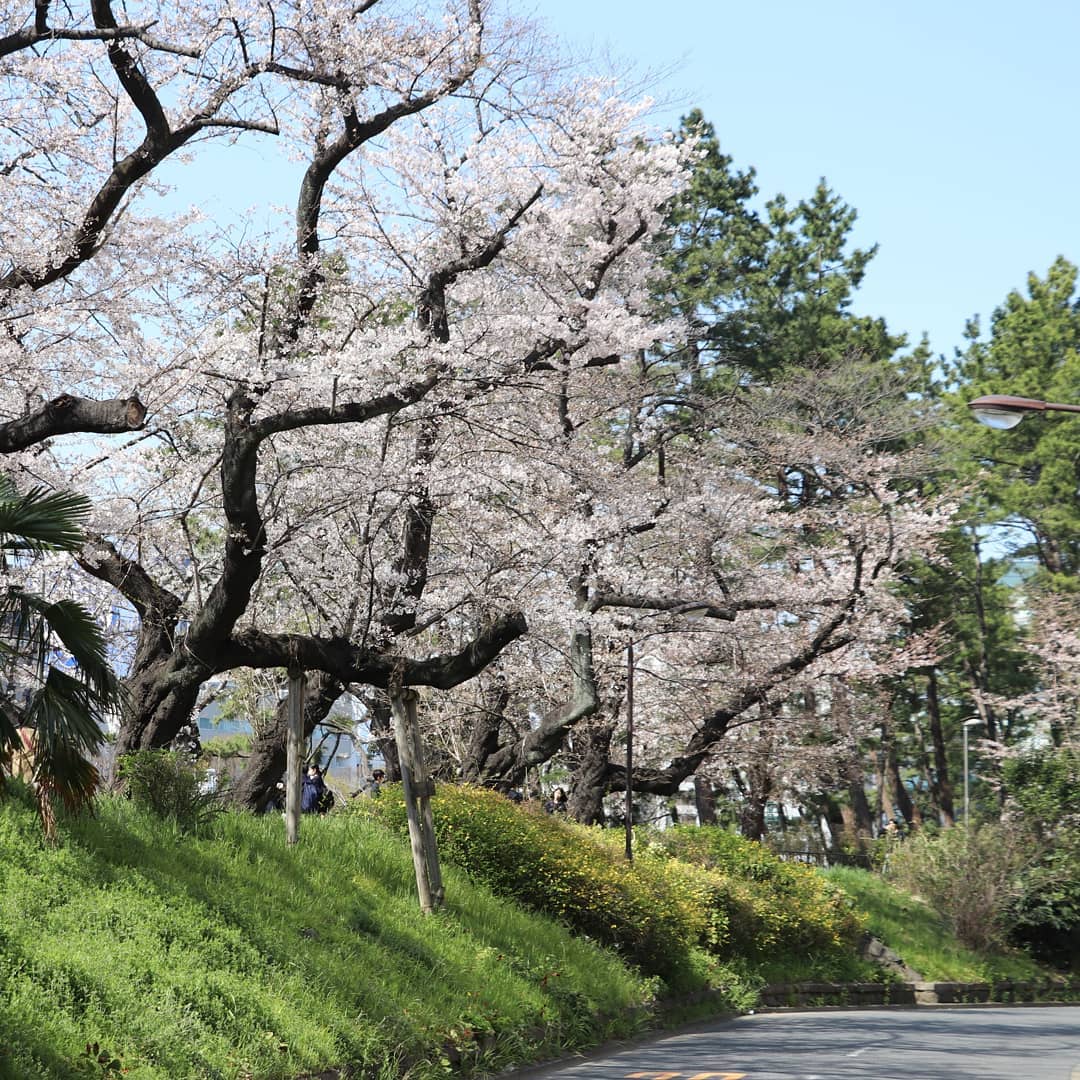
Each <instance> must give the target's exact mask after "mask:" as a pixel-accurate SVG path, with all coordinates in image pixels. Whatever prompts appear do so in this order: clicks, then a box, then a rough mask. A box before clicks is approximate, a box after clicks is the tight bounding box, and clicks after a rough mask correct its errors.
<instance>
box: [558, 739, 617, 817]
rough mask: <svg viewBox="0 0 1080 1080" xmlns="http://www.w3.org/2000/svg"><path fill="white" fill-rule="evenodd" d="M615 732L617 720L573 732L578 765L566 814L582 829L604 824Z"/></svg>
mask: <svg viewBox="0 0 1080 1080" xmlns="http://www.w3.org/2000/svg"><path fill="white" fill-rule="evenodd" d="M614 732H615V721H614V720H595V721H594V722H593V723H591V724H589V725H588V726H587V727H584V728H577V729H576V730H575V732H574V749H575V751H577V758H578V761H577V767H576V768H575V769H574V776H573V779H572V781H571V784H570V795H569V805H568V807H567V812H568V813H569V814H570V816H571V817H572V818H575V819H576V820H577V821H580V822H581V823H582V824H583V825H603V824H604V795H605V794H606V792H607V779H608V761H609V758H610V756H611V738H612V735H613V734H614Z"/></svg>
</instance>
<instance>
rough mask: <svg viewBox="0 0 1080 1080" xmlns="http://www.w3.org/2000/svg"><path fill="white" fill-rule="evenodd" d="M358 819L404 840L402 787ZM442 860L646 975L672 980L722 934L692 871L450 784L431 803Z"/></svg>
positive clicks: (368, 802) (367, 802)
mask: <svg viewBox="0 0 1080 1080" xmlns="http://www.w3.org/2000/svg"><path fill="white" fill-rule="evenodd" d="M358 803H359V806H358V810H359V812H362V813H368V814H372V815H374V816H375V817H377V818H378V819H380V820H382V821H383V822H385V823H387V824H389V825H391V826H392V827H394V828H395V829H397V830H398V831H400V832H402V833H404V832H405V831H406V828H407V820H406V815H405V806H404V802H403V799H402V795H401V789H400V787H398V786H396V785H393V786H390V787H385V788H383V791H382V794H381V795H380V797H379V798H378V799H363V800H358ZM433 810H434V816H435V829H436V835H437V839H438V844H439V853H440V856H441V857H442V858H445V859H447V860H449V861H451V862H453V863H456V864H457V865H459V866H461V867H463V868H464V869H466V870H467V871H468V872H469V873H470V874H472V875H473V876H474V877H476V878H478V879H479V880H480V881H482V882H483V883H484V884H486V885H487V886H488V887H489V888H491V889H492V890H493V891H495V892H497V893H500V894H501V895H504V896H509V897H512V898H514V899H515V900H517V901H519V902H520V903H522V904H525V905H526V906H528V907H531V908H532V909H533V910H536V911H543V912H545V913H547V914H549V915H553V916H555V917H556V918H558V919H560V920H561V921H562V922H564V923H565V924H567V925H568V926H570V927H571V928H572V929H574V930H576V931H577V932H578V933H581V934H584V935H587V936H588V937H590V938H592V939H593V940H595V941H598V942H601V943H603V944H605V945H608V946H610V947H612V948H614V949H616V950H617V951H618V952H619V953H620V954H621V955H622V956H624V957H625V958H626V959H628V960H630V961H631V962H633V963H635V964H637V965H638V966H639V967H640V968H641V969H642V970H644V971H646V972H648V973H650V974H655V975H660V976H661V977H664V978H670V977H671V976H672V975H674V974H675V973H677V972H679V971H680V970H685V969H686V967H687V965H688V950H689V949H690V948H691V947H692V946H693V945H696V944H698V943H701V942H707V941H708V940H709V938H710V936H716V935H718V934H720V933H722V932H723V926H722V919H721V920H720V921H719V922H715V924H714V920H712V919H710V916H709V913H708V911H707V909H706V908H705V906H704V905H703V904H702V903H701V902H700V898H699V896H700V890H701V889H702V888H703V886H704V878H703V876H702V875H701V874H700V872H698V871H697V870H696V869H695V868H694V867H689V866H688V867H682V868H679V867H663V866H661V867H657V866H655V865H652V864H648V863H640V862H639V863H634V864H629V863H626V862H625V861H624V860H623V859H622V857H621V855H616V854H615V853H614V852H613V851H612V850H611V849H610V848H609V847H608V845H606V844H605V843H602V842H599V841H598V839H597V836H596V833H597V832H598V831H599V830H593V829H589V828H586V827H584V826H581V825H577V824H575V823H574V822H569V821H565V820H563V819H562V818H561V817H560V818H555V817H550V816H548V815H546V814H544V813H543V812H542V811H540V810H538V809H534V808H531V807H519V806H517V805H516V804H514V803H512V802H510V800H508V799H507V798H505V797H504V796H502V795H499V794H497V793H496V792H493V791H489V790H487V789H484V788H476V787H455V786H451V785H443V786H441V787H440V788H439V789H438V793H437V794H436V796H435V798H434V799H433Z"/></svg>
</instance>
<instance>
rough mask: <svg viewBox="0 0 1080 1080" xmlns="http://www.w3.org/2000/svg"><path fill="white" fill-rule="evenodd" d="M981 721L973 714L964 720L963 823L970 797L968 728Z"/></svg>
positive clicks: (965, 818)
mask: <svg viewBox="0 0 1080 1080" xmlns="http://www.w3.org/2000/svg"><path fill="white" fill-rule="evenodd" d="M981 723H982V720H981V719H980V718H979V717H977V716H973V717H972V718H971V719H970V720H965V721H964V825H965V826H966V825H967V823H968V807H969V805H970V799H969V798H968V728H973V727H978V726H979V724H981Z"/></svg>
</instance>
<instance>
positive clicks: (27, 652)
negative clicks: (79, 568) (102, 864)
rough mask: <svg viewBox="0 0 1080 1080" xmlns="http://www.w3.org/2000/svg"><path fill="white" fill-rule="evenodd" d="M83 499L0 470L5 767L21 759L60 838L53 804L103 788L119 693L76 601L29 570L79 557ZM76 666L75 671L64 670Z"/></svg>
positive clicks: (50, 829)
mask: <svg viewBox="0 0 1080 1080" xmlns="http://www.w3.org/2000/svg"><path fill="white" fill-rule="evenodd" d="M89 508H90V507H89V502H88V500H86V499H85V498H84V497H82V496H80V495H74V494H69V493H64V492H48V491H45V490H43V489H41V488H35V489H34V490H32V491H29V492H27V493H25V494H20V493H19V492H17V491H16V489H15V486H14V484H13V483H12V481H11V480H10V478H9V477H6V476H4V475H2V474H0V573H2V574H3V576H4V578H5V579H6V580H5V582H4V584H3V588H2V592H0V664H2V666H3V672H4V676H5V679H4V688H3V692H2V693H0V761H7V762H9V763H10V762H11V761H12V760H13V759H14V758H16V756H18V757H19V758H20V759H21V760H22V761H23V763H25V765H26V766H27V768H28V772H29V778H30V780H31V781H32V782H33V783H34V785H35V786H36V790H37V793H38V803H39V808H40V810H41V816H42V824H43V826H44V828H45V830H46V833H47V834H48V835H50V836H52V835H54V820H53V816H52V809H51V799H52V797H53V796H56V797H58V798H59V799H60V800H61V801H62V802H64V804H65V805H67V806H68V807H69V808H71V809H78V808H79V807H82V806H85V805H86V804H87V803H88V802H89V800H90V798H91V797H92V795H93V792H94V790H95V788H96V786H97V780H98V776H97V771H96V769H95V768H94V765H93V763H92V761H91V758H92V755H93V754H94V752H95V751H96V750H98V749H99V748H100V746H101V744H102V741H103V723H104V719H105V717H106V715H107V714H108V713H109V712H110V711H112V710H114V709H116V708H117V707H118V706H119V703H120V696H119V690H118V685H117V681H116V677H115V675H114V673H113V671H112V669H111V667H110V666H109V662H108V656H107V653H106V647H105V640H104V637H103V635H102V633H101V629H100V628H99V627H98V625H97V623H96V622H95V620H94V618H93V616H92V615H91V614H90V613H89V612H88V611H87V610H86V609H85V608H84V607H83V606H82V605H81V604H78V603H76V602H75V601H73V600H55V601H51V600H48V599H46V598H45V597H43V596H40V595H39V594H38V593H36V592H34V591H33V590H31V589H29V588H27V587H26V585H25V581H26V578H27V574H26V570H27V567H28V566H29V565H30V564H32V563H33V562H34V560H36V559H37V558H39V557H41V556H43V555H45V554H46V553H49V552H60V551H76V550H77V549H78V548H79V547H80V546H81V545H82V543H83V535H82V531H81V529H80V522H81V521H82V519H83V518H85V516H86V514H87V513H88V512H89ZM61 657H70V658H71V660H73V661H74V663H75V665H76V666H75V671H74V673H72V672H69V671H67V670H65V669H64V667H62V666H60V660H61Z"/></svg>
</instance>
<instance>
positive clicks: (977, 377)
mask: <svg viewBox="0 0 1080 1080" xmlns="http://www.w3.org/2000/svg"><path fill="white" fill-rule="evenodd" d="M1076 277H1077V268H1076V267H1075V266H1073V265H1072V264H1071V263H1070V262H1068V261H1067V260H1065V259H1063V258H1058V259H1056V260H1055V261H1054V263H1053V265H1052V266H1051V267H1050V269H1049V271H1048V272H1047V275H1046V277H1045V278H1039V277H1038V276H1036V275H1035V274H1030V275H1029V276H1028V281H1027V294H1026V295H1023V294H1021V293H1020V292H1019V291H1015V290H1014V291H1013V292H1011V293H1010V294H1009V295H1008V297H1006V299H1005V302H1004V304H1002V305H1001V306H1000V307H999V308H997V309H996V310H995V311H994V313H993V316H992V317H991V320H990V335H989V338H988V339H983V338H981V337H980V327H979V323H978V321H977V320H972V322H971V323H970V324H969V326H968V330H967V338H968V346H967V348H966V349H965V351H964V352H963V353H961V354H959V355H958V356H957V357H956V359H955V361H954V362H953V364H952V365H951V367H950V369H949V370H948V372H947V375H948V379H949V382H950V384H951V386H952V387H953V395H952V402H953V405H954V408H955V409H956V413H957V418H956V423H955V424H954V426H953V433H952V438H953V440H954V445H955V447H956V449H957V451H958V452H959V453H958V460H959V462H960V463H961V466H960V468H961V475H962V476H963V477H964V478H966V479H968V480H969V481H971V482H972V485H973V491H974V495H973V498H972V510H973V516H974V517H975V518H976V519H977V520H980V521H981V522H982V523H984V524H985V525H986V526H996V527H997V529H996V532H995V538H996V539H997V540H998V541H999V543H1000V544H1001V545H1003V546H1007V547H1008V549H1009V550H1010V552H1011V553H1012V555H1013V556H1014V557H1015V558H1024V557H1028V558H1033V559H1034V560H1036V561H1037V564H1038V566H1039V569H1040V578H1041V580H1042V582H1043V583H1044V584H1046V585H1048V586H1050V587H1051V588H1053V589H1055V590H1066V591H1075V590H1076V588H1077V585H1078V574H1080V501H1078V498H1077V492H1078V491H1080V424H1078V423H1077V422H1076V420H1075V418H1073V417H1068V416H1057V415H1048V416H1046V417H1039V418H1038V419H1035V418H1032V419H1029V420H1028V421H1027V422H1026V423H1023V424H1021V425H1020V426H1019V427H1017V428H1014V429H1012V430H1010V431H993V430H991V429H989V428H986V427H984V426H982V425H980V424H975V423H972V422H971V420H970V417H968V416H966V415H964V414H966V412H967V410H966V408H965V407H964V403H965V402H966V401H969V400H971V398H973V397H979V396H981V395H983V394H1016V395H1019V396H1022V397H1033V398H1042V399H1045V400H1051V401H1069V402H1075V401H1080V299H1078V298H1077V296H1076ZM964 462H967V465H966V467H965V465H964Z"/></svg>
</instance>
